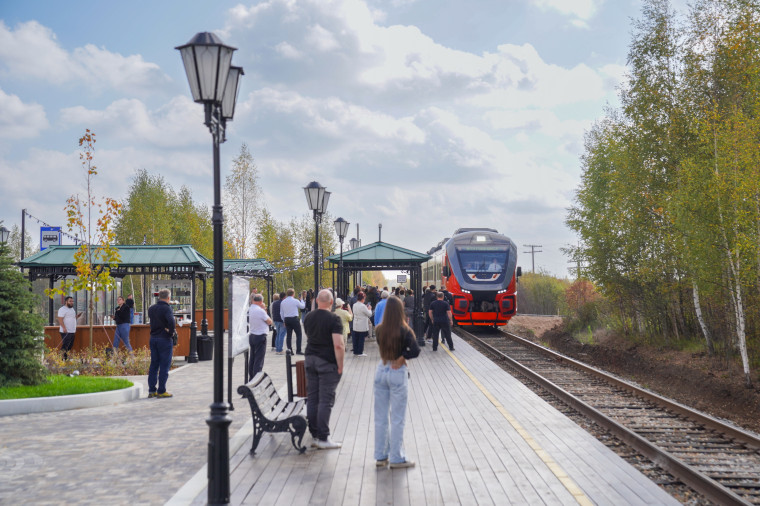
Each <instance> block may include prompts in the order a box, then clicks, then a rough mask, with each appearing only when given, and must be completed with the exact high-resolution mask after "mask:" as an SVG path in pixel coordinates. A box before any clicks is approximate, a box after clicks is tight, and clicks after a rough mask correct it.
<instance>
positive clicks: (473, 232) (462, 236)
mask: <svg viewBox="0 0 760 506" xmlns="http://www.w3.org/2000/svg"><path fill="white" fill-rule="evenodd" d="M478 232H487V233H488V234H489V238H490V240H491V241H494V242H496V243H502V244H512V240H511V239H510V238H509V237H507V236H505V235H502V234H500V233H499V231H498V230H496V229H493V228H458V229H456V230H455V231H454V234H453V235H452V236H451V237H446V238H444V239H443V240H442V241H441V242H439V243H438V244H436V245H435V246H433V247H432V248H430V249H429V250H428V251H427V254H428V255H432V254H433V253H435V252H436V251H439V250H440V249H442V248H443V247H444V246H445V245H446V243H447V242H449V241H453V242H454V243H458V244H465V243H467V242H470V241H474V240H475V239H473V238H474V237H475V236H477V235H478ZM492 234H493V235H492ZM494 236H495V237H494Z"/></svg>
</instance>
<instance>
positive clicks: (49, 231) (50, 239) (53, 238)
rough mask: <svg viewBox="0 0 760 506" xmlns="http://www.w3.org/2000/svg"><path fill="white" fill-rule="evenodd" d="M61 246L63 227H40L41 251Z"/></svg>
mask: <svg viewBox="0 0 760 506" xmlns="http://www.w3.org/2000/svg"><path fill="white" fill-rule="evenodd" d="M60 244H61V227H40V251H45V250H46V249H48V248H49V247H50V246H59V245H60Z"/></svg>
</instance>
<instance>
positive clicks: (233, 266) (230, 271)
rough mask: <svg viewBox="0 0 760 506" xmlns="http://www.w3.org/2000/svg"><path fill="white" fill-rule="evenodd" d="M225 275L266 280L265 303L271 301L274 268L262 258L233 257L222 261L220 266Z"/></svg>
mask: <svg viewBox="0 0 760 506" xmlns="http://www.w3.org/2000/svg"><path fill="white" fill-rule="evenodd" d="M222 270H223V271H224V274H225V275H226V276H243V277H249V278H260V279H264V280H266V282H267V305H269V304H271V303H272V291H273V290H274V277H273V275H274V271H275V268H274V266H273V265H272V264H270V263H269V262H268V261H267V260H265V259H263V258H234V259H230V260H225V261H224V266H223V268H222Z"/></svg>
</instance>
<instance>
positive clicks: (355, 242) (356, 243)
mask: <svg viewBox="0 0 760 506" xmlns="http://www.w3.org/2000/svg"><path fill="white" fill-rule="evenodd" d="M348 243H349V245H350V247H351V249H356V248H358V247H359V239H357V238H356V237H352V238H351V240H350V241H348ZM357 274H359V273H358V271H354V285H353V286H352V287H351V289H352V290H353V288H354V287H355V286H356V285H358V284H359V283H358V282H357V279H356V278H357Z"/></svg>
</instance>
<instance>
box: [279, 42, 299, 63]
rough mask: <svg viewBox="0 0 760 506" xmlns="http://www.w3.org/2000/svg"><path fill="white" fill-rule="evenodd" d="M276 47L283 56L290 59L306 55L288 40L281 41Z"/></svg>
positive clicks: (297, 58)
mask: <svg viewBox="0 0 760 506" xmlns="http://www.w3.org/2000/svg"><path fill="white" fill-rule="evenodd" d="M275 49H276V50H277V52H278V53H280V54H281V55H282V56H283V58H287V59H289V60H300V59H302V58H303V57H304V54H303V52H301V51H299V50H298V49H296V48H295V47H293V46H292V45H290V44H288V43H287V42H280V43H279V44H277V45H276V46H275Z"/></svg>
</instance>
